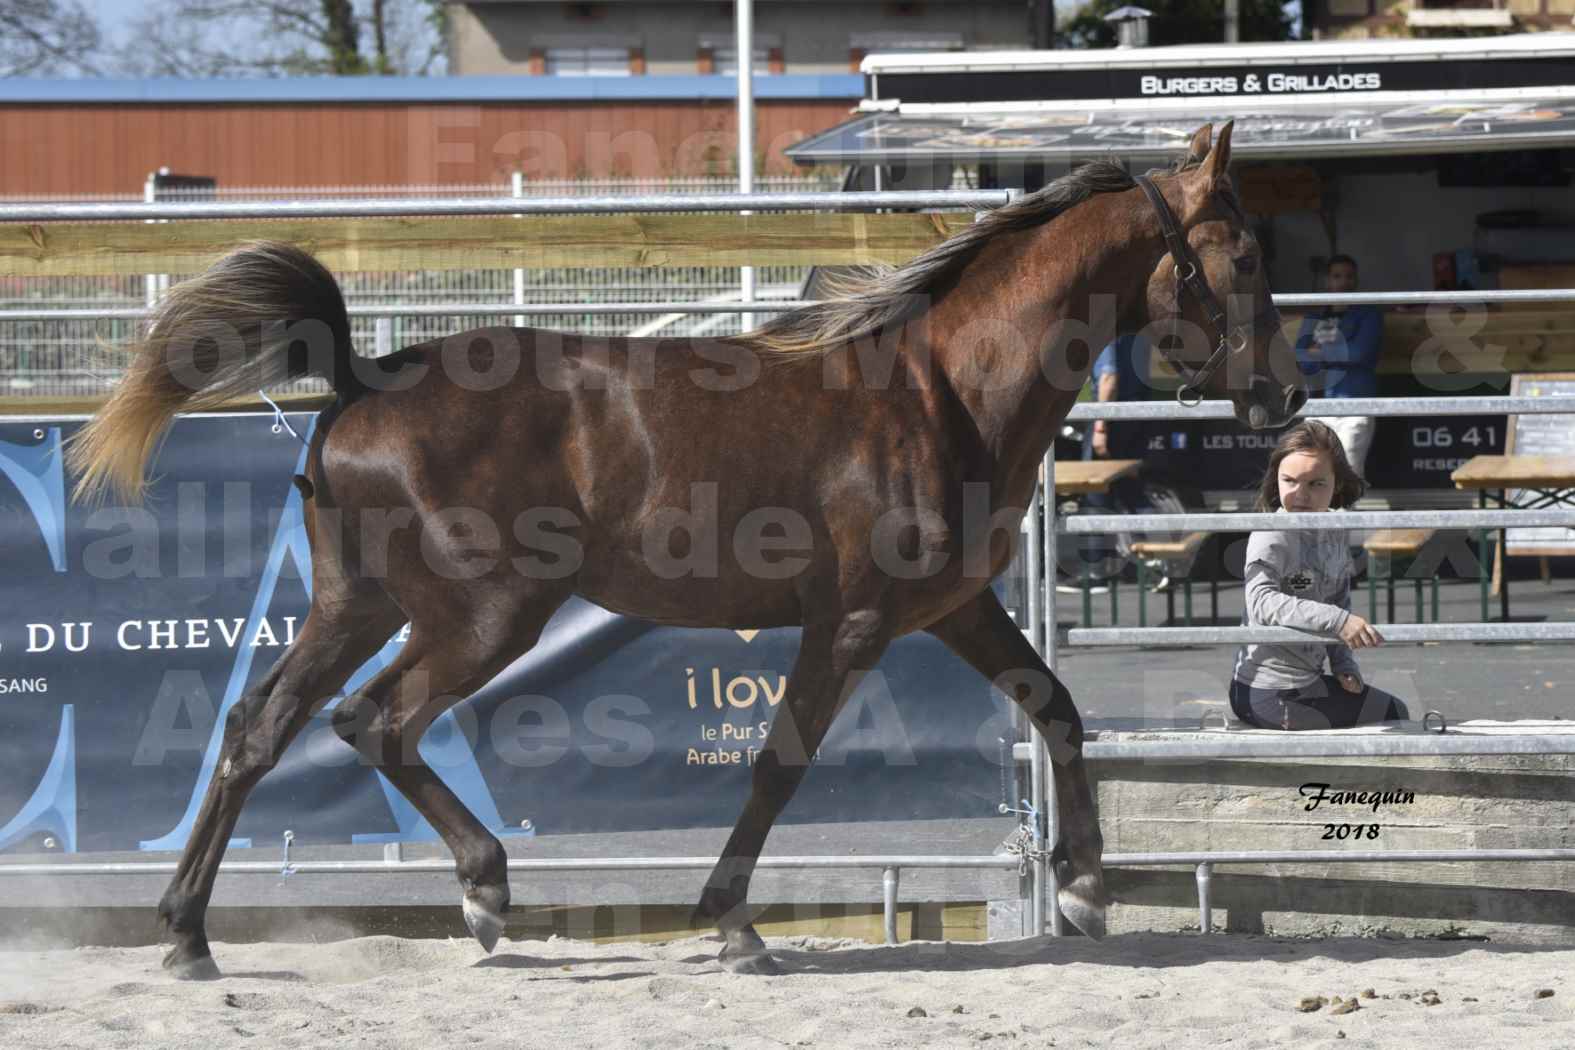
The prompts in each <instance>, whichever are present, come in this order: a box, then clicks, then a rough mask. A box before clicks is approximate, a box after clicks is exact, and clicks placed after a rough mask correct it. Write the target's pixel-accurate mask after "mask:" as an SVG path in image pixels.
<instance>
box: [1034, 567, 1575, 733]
mask: <svg viewBox="0 0 1575 1050" xmlns="http://www.w3.org/2000/svg"><path fill="white" fill-rule="evenodd" d="M1510 593H1511V595H1512V597H1513V606H1512V609H1511V612H1512V614H1513V616H1514V618H1515V619H1517V620H1518V619H1521V618H1526V617H1538V618H1541V619H1544V620H1570V619H1575V580H1572V579H1555V580H1553V581H1552V582H1551V583H1543V582H1542V581H1541V580H1536V579H1529V580H1519V579H1517V580H1514V581H1513V582H1512V585H1511V592H1510ZM1479 594H1480V592H1479V589H1478V586H1477V584H1476V583H1475V582H1470V581H1463V582H1455V581H1445V582H1444V583H1442V584H1441V592H1440V597H1441V609H1440V612H1441V618H1442V620H1443V621H1444V622H1450V621H1454V622H1480V620H1481V616H1482V614H1481V608H1480V604H1479ZM1354 604H1355V608H1356V609H1357V611H1359V612H1361V613H1362V614H1363V615H1366V612H1367V595H1366V593H1365V592H1359V593H1358V594H1357V595H1356V597H1355V602H1354ZM1176 605H1177V610H1178V617H1179V615H1180V613H1179V610H1180V609H1181V601H1180V596H1179V595H1178V596H1177V603H1176ZM1193 610H1194V613H1195V614H1197V618H1196V619H1195V620H1194V623H1197V624H1199V625H1204V624H1207V623H1208V622H1209V620H1208V612H1209V599H1208V587H1207V585H1206V584H1204V585H1196V586H1195V588H1194V594H1193ZM1119 611H1120V614H1121V618H1120V623H1121V625H1122V626H1133V627H1135V626H1137V618H1138V609H1137V589H1136V587H1135V586H1133V585H1131V584H1125V585H1123V586H1122V587H1121V593H1120V602H1119ZM1241 611H1242V588H1241V585H1240V584H1239V583H1238V584H1232V585H1228V586H1222V587H1221V590H1220V621H1219V622H1220V623H1221V624H1225V625H1232V626H1234V625H1236V624H1238V623H1239V622H1240V617H1241ZM1396 611H1397V612H1398V614H1399V616H1398V619H1399V622H1401V623H1414V622H1416V621H1415V607H1414V600H1413V599H1412V596H1411V592H1410V589H1409V584H1405V585H1403V586H1402V587H1401V589H1399V590H1397V592H1396ZM1148 612H1149V624H1150V625H1151V626H1155V625H1160V624H1162V623H1163V622H1164V617H1165V599H1164V597H1163V596H1162V595H1151V596H1150V597H1149V604H1148ZM1056 613H1057V618H1058V621H1059V622H1060V623H1061V625H1062V626H1063V627H1070V626H1073V624H1074V621H1080V617H1081V615H1082V599H1081V597H1080V596H1077V595H1068V594H1059V595H1057V598H1056ZM1492 613H1493V618H1494V619H1496V618H1497V615H1498V601H1497V598H1496V597H1495V598H1494V599H1493V603H1492ZM1379 615H1380V620H1382V619H1383V615H1384V609H1383V595H1382V592H1380V595H1379ZM1429 615H1431V614H1430V613H1429ZM1093 624H1094V626H1096V627H1105V626H1109V625H1110V599H1109V596H1108V595H1101V596H1096V597H1095V599H1094V621H1093ZM1379 629H1380V630H1382V629H1383V628H1382V623H1381V622H1380V624H1379ZM1235 654H1236V649H1235V647H1234V646H1215V647H1196V648H1145V649H1138V648H1136V647H1133V648H1103V647H1102V648H1099V649H1072V648H1065V647H1063V648H1062V649H1061V650H1060V652H1059V653H1058V663H1057V668H1058V671H1059V672H1060V674H1061V676H1062V678H1063V680H1064V681H1065V682H1066V683H1067V686H1068V687H1069V688H1070V689H1071V690H1072V693H1073V695H1074V696H1075V697H1077V702H1078V708H1079V710H1081V711H1082V712H1084V716H1085V718H1088V719H1089V720H1090V726H1091V727H1092V728H1117V727H1119V726H1125V725H1128V724H1130V723H1132V722H1134V721H1138V722H1143V723H1145V724H1149V725H1154V724H1170V723H1173V722H1177V721H1182V722H1186V723H1191V724H1195V723H1196V721H1197V718H1198V715H1199V713H1200V712H1202V711H1203V710H1205V709H1206V708H1207V707H1208V706H1209V705H1210V702H1212V703H1213V704H1216V705H1217V704H1220V703H1222V702H1223V701H1224V700H1225V697H1226V690H1227V688H1228V687H1229V684H1230V673H1231V665H1232V663H1233V661H1234V659H1235ZM1358 659H1359V660H1360V662H1361V665H1362V670H1363V672H1364V673H1365V674H1366V675H1367V677H1368V679H1369V680H1370V681H1372V682H1373V683H1375V684H1376V685H1378V686H1380V687H1381V688H1384V689H1387V690H1389V691H1390V692H1391V693H1394V694H1395V695H1396V696H1399V697H1400V698H1401V699H1403V700H1405V701H1406V703H1407V704H1408V705H1409V706H1410V707H1411V709H1412V711H1413V712H1421V711H1441V712H1443V713H1444V715H1446V716H1447V717H1448V718H1449V719H1450V720H1451V721H1458V720H1461V719H1466V718H1503V719H1510V718H1575V643H1540V644H1536V645H1531V644H1524V645H1522V644H1508V643H1501V644H1471V643H1442V644H1428V645H1389V646H1383V647H1380V648H1378V649H1370V650H1364V651H1363V652H1362V653H1360V654H1358Z"/></svg>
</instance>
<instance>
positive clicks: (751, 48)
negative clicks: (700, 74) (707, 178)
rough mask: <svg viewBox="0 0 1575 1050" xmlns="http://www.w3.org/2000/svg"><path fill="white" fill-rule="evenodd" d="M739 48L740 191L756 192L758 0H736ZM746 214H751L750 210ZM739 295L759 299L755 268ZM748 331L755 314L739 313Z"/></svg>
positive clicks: (743, 276) (743, 271) (744, 274)
mask: <svg viewBox="0 0 1575 1050" xmlns="http://www.w3.org/2000/svg"><path fill="white" fill-rule="evenodd" d="M733 11H734V15H735V18H734V22H735V26H736V30H737V39H736V41H735V45H736V47H737V49H738V192H740V193H753V192H755V25H754V23H755V5H754V0H734V3H733ZM743 214H745V215H748V214H749V213H748V212H744V213H743ZM738 298H739V300H740V301H741V302H746V303H752V302H754V301H755V268H754V267H753V266H742V267H739V286H738ZM738 323H739V326H740V327H741V328H742V329H743V330H744V331H746V332H749V331H752V330H753V329H754V327H755V319H754V315H753V314H748V313H741V314H739V315H738Z"/></svg>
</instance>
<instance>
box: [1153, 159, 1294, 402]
mask: <svg viewBox="0 0 1575 1050" xmlns="http://www.w3.org/2000/svg"><path fill="white" fill-rule="evenodd" d="M1136 181H1137V184H1138V185H1139V186H1141V187H1142V188H1143V193H1144V194H1145V195H1146V196H1147V197H1148V200H1149V203H1150V204H1152V205H1153V206H1154V212H1155V214H1156V215H1157V216H1158V217H1159V229H1160V232H1161V233H1162V234H1164V236H1165V246H1166V248H1168V249H1169V250H1170V258H1171V260H1172V261H1173V262H1174V263H1175V265H1176V284H1177V285H1178V290H1177V296H1176V298H1177V305H1178V306H1179V305H1180V298H1181V295H1180V289H1186V290H1187V291H1188V292H1190V293H1192V297H1193V298H1194V299H1196V300H1197V301H1198V305H1199V306H1201V307H1202V308H1203V315H1204V317H1205V318H1207V320H1208V325H1209V327H1210V328H1212V329H1213V330H1214V353H1213V354H1211V355H1210V356H1209V359H1208V360H1207V361H1205V362H1204V364H1203V367H1202V368H1199V369H1198V370H1197V371H1193V370H1192V369H1190V368H1188V367H1187V366H1186V365H1185V364H1183V363H1182V362H1181V361H1179V360H1177V359H1176V357H1175V355H1174V354H1172V353H1171V352H1170V351H1169V350H1166V349H1164V348H1163V347H1161V348H1160V353H1161V354H1162V355H1163V356H1164V358H1165V360H1166V361H1168V362H1170V367H1172V368H1174V369H1175V370H1176V372H1177V374H1178V375H1180V376H1181V377H1182V379H1183V380H1184V382H1183V383H1182V385H1181V388H1180V389H1179V390H1177V391H1176V400H1177V401H1180V402H1181V403H1182V404H1183V405H1186V406H1187V407H1188V408H1195V407H1197V405H1198V404H1199V403H1200V402H1201V401H1202V400H1203V387H1204V385H1205V384H1207V383H1208V381H1209V380H1210V379H1211V378H1213V376H1214V373H1215V372H1216V371H1218V370H1219V367H1220V365H1222V364H1223V363H1224V362H1225V358H1226V357H1227V356H1228V355H1229V354H1230V353H1232V352H1234V351H1238V350H1242V349H1245V348H1246V346H1247V333H1248V332H1249V331H1251V329H1252V328H1253V326H1255V325H1257V324H1258V322H1259V321H1262V320H1263V319H1265V318H1266V317H1268V316H1270V315H1271V314H1272V315H1273V316H1274V317H1276V318H1278V317H1279V311H1278V310H1277V309H1275V307H1274V306H1273V305H1272V304H1271V305H1269V306H1268V307H1267V308H1265V309H1263V310H1259V311H1258V313H1257V314H1255V315H1254V316H1253V317H1252V319H1251V320H1249V321H1245V322H1243V323H1241V324H1237V325H1232V324H1230V323H1229V322H1228V321H1227V320H1226V317H1225V311H1224V310H1222V309H1220V303H1219V300H1218V299H1217V298H1215V296H1214V290H1213V289H1211V288H1210V287H1209V286H1208V283H1207V282H1206V281H1204V280H1203V277H1202V275H1201V267H1200V266H1199V265H1198V260H1197V257H1196V256H1195V255H1193V253H1192V248H1191V246H1190V245H1188V244H1187V237H1186V235H1185V234H1184V233H1182V231H1181V224H1180V223H1178V222H1177V221H1176V216H1175V215H1174V214H1173V213H1172V212H1171V210H1170V205H1169V204H1167V203H1165V198H1164V196H1163V195H1162V194H1161V193H1160V192H1159V190H1158V189H1156V188H1155V186H1154V183H1153V182H1152V181H1151V180H1150V179H1149V177H1148V176H1147V175H1139V176H1137V177H1136Z"/></svg>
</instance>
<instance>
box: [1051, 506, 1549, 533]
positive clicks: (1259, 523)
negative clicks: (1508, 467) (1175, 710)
mask: <svg viewBox="0 0 1575 1050" xmlns="http://www.w3.org/2000/svg"><path fill="white" fill-rule="evenodd" d="M1505 527H1508V528H1528V529H1575V510H1570V509H1565V510H1555V509H1547V510H1513V509H1511V510H1363V511H1340V512H1338V513H1333V514H1331V513H1329V512H1327V511H1293V512H1280V513H1274V514H1267V513H1260V512H1257V511H1253V512H1251V513H1244V512H1243V513H1230V512H1217V511H1210V512H1206V513H1200V514H1074V515H1071V516H1069V517H1068V518H1067V519H1066V520H1065V521H1063V522H1062V523H1061V525H1060V531H1061V532H1063V533H1065V534H1066V535H1068V536H1081V535H1085V534H1087V533H1093V534H1095V535H1098V534H1100V533H1105V532H1127V531H1132V532H1175V531H1177V530H1180V529H1186V530H1188V531H1191V532H1199V531H1202V532H1250V531H1252V530H1253V529H1275V530H1276V531H1281V532H1288V531H1297V532H1325V531H1328V530H1330V529H1342V530H1343V529H1349V530H1353V531H1354V530H1357V529H1474V528H1490V529H1501V528H1505Z"/></svg>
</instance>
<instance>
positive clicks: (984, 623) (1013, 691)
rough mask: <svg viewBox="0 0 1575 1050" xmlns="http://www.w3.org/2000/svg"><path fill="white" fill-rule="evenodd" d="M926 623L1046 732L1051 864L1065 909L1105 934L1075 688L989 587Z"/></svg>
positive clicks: (1095, 822)
mask: <svg viewBox="0 0 1575 1050" xmlns="http://www.w3.org/2000/svg"><path fill="white" fill-rule="evenodd" d="M927 630H928V631H929V633H930V634H932V635H934V636H935V637H936V638H939V639H940V640H941V641H942V642H945V643H946V646H947V647H948V648H949V649H951V650H952V651H953V652H955V653H956V654H957V655H958V656H960V657H962V658H963V659H964V660H966V661H968V663H969V664H971V665H972V666H973V667H974V669H975V670H977V671H978V672H979V673H980V674H982V675H984V676H985V677H986V678H988V679H990V681H991V682H993V683H994V684H995V686H996V688H998V689H1000V690H1001V691H1002V692H1003V693H1005V694H1006V695H1007V696H1009V697H1010V698H1012V699H1013V700H1015V701H1016V702H1017V703H1018V704H1019V705H1020V706H1021V707H1022V708H1023V710H1024V711H1026V712H1027V713H1028V717H1029V718H1031V719H1033V722H1034V725H1036V726H1037V727H1038V728H1039V732H1040V733H1041V734H1043V735H1044V738H1045V742H1046V743H1047V744H1048V745H1049V748H1050V761H1051V770H1052V772H1053V775H1054V777H1055V790H1056V807H1057V808H1056V816H1057V819H1058V821H1059V827H1060V836H1059V839H1058V841H1057V842H1056V843H1055V852H1054V854H1053V863H1054V864H1055V869H1056V879H1057V881H1059V883H1060V887H1061V888H1060V891H1059V892H1058V893H1057V894H1056V903H1057V904H1059V905H1060V907H1061V914H1063V915H1065V916H1066V917H1067V919H1068V920H1069V921H1070V922H1071V923H1072V925H1074V926H1076V927H1077V928H1078V929H1080V930H1082V931H1083V932H1084V933H1085V934H1087V935H1088V936H1090V937H1093V938H1095V939H1098V938H1100V937H1103V936H1104V934H1105V903H1106V897H1105V880H1104V874H1103V871H1102V869H1101V867H1100V861H1099V858H1100V854H1101V853H1102V852H1103V851H1104V840H1103V838H1102V837H1101V836H1100V834H1099V815H1098V812H1097V811H1096V809H1095V806H1094V799H1093V793H1092V792H1091V791H1090V789H1089V786H1088V771H1087V768H1086V767H1085V765H1084V763H1083V721H1082V719H1081V718H1079V717H1078V714H1077V707H1076V705H1074V704H1073V703H1072V694H1071V693H1070V692H1068V691H1067V688H1066V687H1065V686H1064V685H1062V684H1061V682H1060V680H1059V679H1057V678H1056V676H1055V675H1054V674H1052V673H1051V671H1050V668H1048V667H1046V666H1045V662H1044V660H1042V659H1041V658H1040V656H1039V654H1038V653H1037V652H1035V651H1034V647H1033V646H1032V645H1030V644H1029V643H1028V639H1027V638H1025V637H1024V636H1023V632H1022V630H1021V629H1020V628H1019V627H1018V626H1017V624H1016V623H1015V622H1013V620H1012V617H1011V615H1010V614H1008V613H1007V611H1006V610H1005V609H1004V608H1002V607H1001V603H1000V601H999V600H998V599H997V598H996V596H995V591H994V590H992V589H991V588H989V587H986V588H985V589H984V590H983V591H982V592H981V593H980V594H979V596H978V597H977V598H974V599H973V600H972V601H970V602H969V603H968V604H966V605H964V606H962V607H961V608H959V609H957V610H955V611H953V612H952V613H950V614H948V615H947V616H946V617H944V618H943V619H941V620H939V621H937V622H935V623H933V624H931V625H930V626H929V627H928V628H927Z"/></svg>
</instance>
